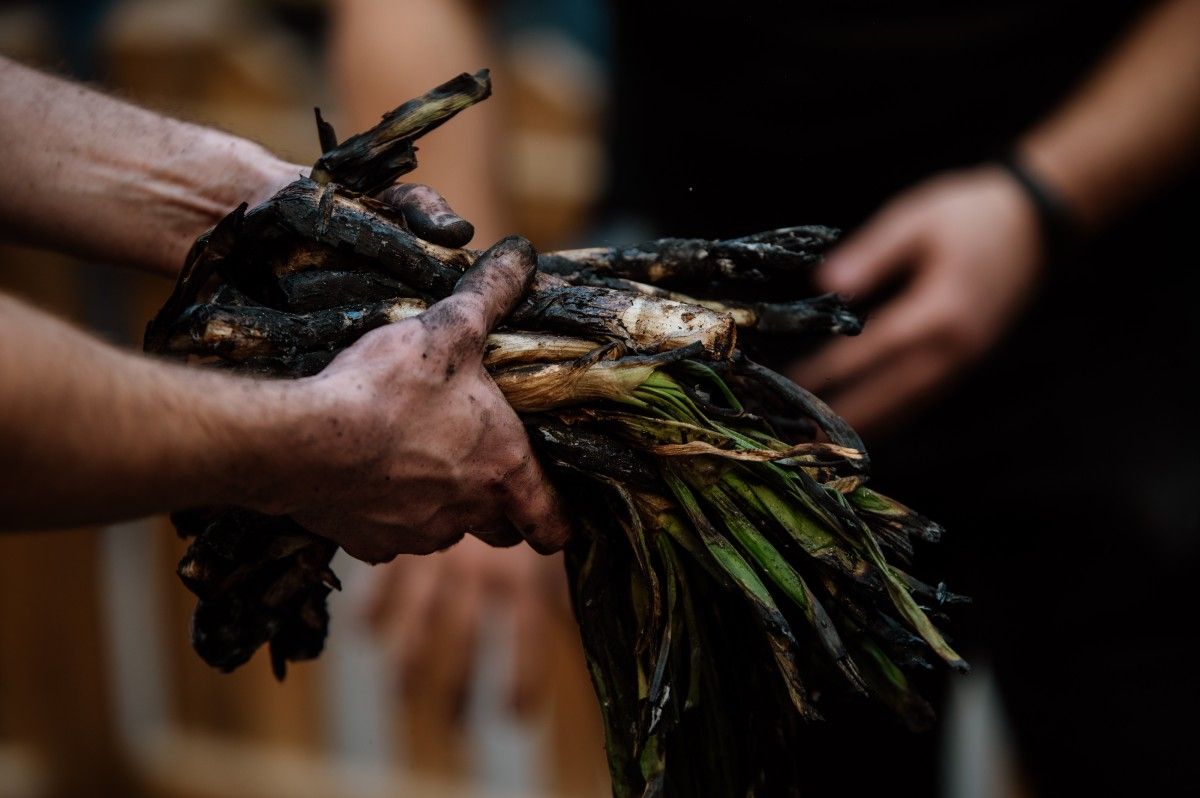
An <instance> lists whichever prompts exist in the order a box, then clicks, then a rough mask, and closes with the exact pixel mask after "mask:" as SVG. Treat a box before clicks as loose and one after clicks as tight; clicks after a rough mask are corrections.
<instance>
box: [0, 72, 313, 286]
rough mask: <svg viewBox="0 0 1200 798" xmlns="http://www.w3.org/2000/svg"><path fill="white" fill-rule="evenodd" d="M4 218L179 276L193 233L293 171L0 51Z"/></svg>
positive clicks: (98, 255) (66, 245)
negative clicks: (18, 61)
mask: <svg viewBox="0 0 1200 798" xmlns="http://www.w3.org/2000/svg"><path fill="white" fill-rule="evenodd" d="M0 140H2V141H3V142H4V156H5V167H4V169H3V170H0V219H2V220H3V222H2V224H3V225H4V227H5V228H6V229H7V231H8V233H9V234H10V235H12V236H16V237H19V238H21V239H23V240H25V241H27V242H28V243H32V244H37V245H44V246H52V247H54V248H55V249H60V250H66V251H69V252H73V253H74V254H78V255H82V256H85V257H88V258H93V259H96V260H103V261H107V262H112V263H118V264H126V265H132V266H138V267H141V268H144V269H149V270H152V271H157V272H161V273H164V274H173V273H174V272H175V271H177V270H178V269H179V267H180V266H181V265H182V262H183V258H184V256H185V255H186V254H187V250H188V247H189V246H190V244H191V242H192V241H193V240H194V239H195V238H196V236H197V235H199V234H200V233H202V232H203V231H204V230H206V229H207V228H209V227H210V226H212V224H213V223H215V222H216V220H218V219H219V218H220V217H221V216H223V215H224V214H226V213H228V212H229V211H230V210H231V209H232V208H233V207H235V206H236V205H237V204H238V203H240V202H250V203H252V204H253V203H255V202H257V201H260V200H262V199H265V198H266V196H267V195H269V194H270V193H271V190H272V189H273V188H278V187H281V186H283V185H284V184H286V183H287V182H289V181H290V180H292V179H294V178H295V177H296V172H297V169H296V167H295V166H293V165H290V164H287V163H286V162H284V161H281V160H279V159H278V158H275V157H274V156H272V155H270V154H269V153H268V152H267V151H266V150H264V149H263V148H262V147H260V146H258V145H257V144H254V143H252V142H250V141H247V140H245V139H241V138H238V137H236V136H231V135H229V134H226V133H222V132H220V131H217V130H213V129H211V128H206V127H201V126H199V125H192V124H188V123H186V122H180V121H178V120H174V119H169V118H166V117H163V116H160V115H158V114H155V113H152V112H150V111H147V110H145V109H142V108H138V107H136V106H133V105H130V104H128V103H124V102H121V101H119V100H116V99H113V98H111V97H107V96H105V95H103V94H100V93H97V92H94V91H92V90H90V89H88V88H86V87H84V86H80V85H77V84H73V83H69V82H67V81H64V80H59V79H57V78H53V77H50V76H48V75H44V74H42V73H40V72H37V71H35V70H32V69H28V68H26V67H24V66H21V65H19V64H15V63H13V62H11V61H8V60H6V59H3V58H0Z"/></svg>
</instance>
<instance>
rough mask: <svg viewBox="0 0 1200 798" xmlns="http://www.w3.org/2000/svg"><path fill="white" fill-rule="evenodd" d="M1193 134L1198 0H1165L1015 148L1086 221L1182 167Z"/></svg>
mask: <svg viewBox="0 0 1200 798" xmlns="http://www.w3.org/2000/svg"><path fill="white" fill-rule="evenodd" d="M1198 139H1200V0H1165V2H1163V3H1161V4H1160V5H1159V6H1158V7H1157V8H1155V9H1153V10H1152V11H1151V12H1150V14H1149V15H1148V16H1147V17H1146V18H1145V19H1144V20H1143V21H1142V22H1141V24H1139V25H1138V26H1137V27H1136V28H1135V29H1134V30H1133V31H1132V32H1131V33H1130V34H1129V35H1128V36H1127V37H1126V39H1125V40H1124V42H1122V43H1121V45H1120V46H1119V47H1118V48H1117V49H1116V50H1115V51H1114V52H1113V53H1112V54H1111V55H1110V56H1109V57H1108V58H1107V59H1106V60H1105V62H1104V63H1103V64H1102V65H1101V66H1100V67H1099V69H1098V70H1097V71H1096V73H1095V74H1094V75H1093V76H1092V77H1091V79H1090V80H1088V82H1087V83H1086V84H1085V85H1084V86H1083V87H1082V88H1081V89H1080V90H1079V91H1078V92H1077V93H1076V94H1075V96H1074V97H1073V98H1072V99H1071V100H1070V101H1069V102H1068V103H1067V104H1066V105H1065V106H1063V108H1061V109H1060V110H1059V111H1058V112H1057V113H1055V114H1054V115H1053V116H1051V117H1050V118H1049V119H1047V120H1046V121H1045V122H1043V123H1042V124H1040V125H1039V126H1037V127H1036V128H1035V129H1034V130H1033V131H1031V132H1030V133H1029V134H1028V135H1027V136H1026V137H1025V138H1024V139H1023V140H1022V141H1021V142H1020V144H1019V148H1018V149H1019V152H1020V155H1021V156H1022V158H1023V159H1024V160H1025V161H1026V162H1027V163H1028V164H1029V166H1031V167H1032V168H1033V169H1034V170H1035V171H1036V173H1037V174H1038V175H1039V176H1040V177H1042V178H1044V179H1045V180H1046V181H1047V182H1048V183H1049V184H1050V186H1052V187H1053V188H1054V189H1055V190H1056V191H1057V192H1058V193H1059V194H1061V196H1062V198H1063V199H1064V200H1065V201H1066V202H1067V203H1068V204H1069V205H1070V206H1071V208H1072V209H1073V210H1074V211H1075V212H1076V214H1077V215H1078V217H1079V221H1080V222H1081V223H1082V224H1083V225H1084V226H1085V227H1086V228H1089V229H1094V228H1096V227H1099V226H1100V225H1102V224H1104V223H1105V222H1106V221H1108V220H1109V219H1110V218H1112V217H1113V216H1115V215H1116V214H1118V213H1120V212H1121V211H1123V210H1124V209H1125V208H1127V207H1128V206H1130V205H1132V204H1133V203H1135V202H1137V201H1138V200H1140V199H1142V198H1144V197H1145V196H1146V195H1147V194H1149V193H1150V192H1151V191H1152V190H1153V189H1155V188H1156V187H1158V186H1159V185H1161V184H1162V183H1164V182H1166V181H1167V180H1169V179H1170V177H1171V176H1173V175H1174V174H1175V173H1177V172H1178V171H1179V170H1180V169H1181V168H1183V167H1185V166H1186V165H1187V164H1188V163H1189V162H1190V161H1191V160H1192V159H1194V158H1195V156H1196V153H1197V148H1196V142H1197V140H1198Z"/></svg>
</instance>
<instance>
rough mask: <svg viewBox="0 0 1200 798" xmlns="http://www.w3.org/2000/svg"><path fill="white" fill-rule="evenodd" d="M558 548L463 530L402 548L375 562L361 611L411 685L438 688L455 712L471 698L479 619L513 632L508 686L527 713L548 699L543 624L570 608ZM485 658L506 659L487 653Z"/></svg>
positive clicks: (515, 705) (511, 698)
mask: <svg viewBox="0 0 1200 798" xmlns="http://www.w3.org/2000/svg"><path fill="white" fill-rule="evenodd" d="M569 612H570V609H569V607H568V598H567V590H566V580H565V577H564V571H563V564H562V558H561V557H558V556H555V557H542V556H540V555H538V554H537V553H536V552H534V551H533V550H532V549H530V548H529V547H527V546H517V547H515V548H510V549H494V548H490V547H489V546H487V545H486V544H484V543H483V542H482V541H480V540H478V539H475V538H471V537H468V538H465V539H463V541H462V542H460V543H459V544H458V545H456V546H454V547H453V548H451V549H449V550H447V551H444V552H441V553H439V554H436V555H434V556H431V557H421V558H418V557H413V556H401V557H397V558H396V559H395V560H393V561H392V562H391V563H389V564H387V565H385V566H380V567H377V568H375V569H374V570H373V571H372V572H371V574H370V581H369V584H368V585H367V589H366V601H365V603H364V613H365V615H366V617H367V620H368V622H369V623H370V625H371V627H372V628H373V629H374V631H375V633H376V635H377V636H378V637H379V639H380V641H381V643H382V645H383V647H384V649H385V651H386V655H387V658H388V662H389V664H390V667H391V669H392V671H393V673H394V675H395V676H396V677H398V679H399V682H400V684H401V686H402V688H403V690H404V692H405V693H406V694H408V695H409V696H410V697H411V696H412V695H413V693H416V692H418V691H421V690H425V689H429V688H431V687H432V688H433V692H434V693H435V694H436V695H438V696H442V697H448V698H447V699H446V700H447V701H448V703H449V705H450V706H451V711H452V712H453V713H454V716H455V719H456V720H457V721H462V719H463V714H464V712H465V709H466V707H467V704H468V702H469V700H470V688H471V685H472V683H473V681H474V679H473V677H474V674H475V670H476V667H477V665H478V658H477V655H478V649H479V646H480V644H481V641H480V635H481V631H482V629H483V627H484V626H485V625H486V624H489V623H496V622H497V621H499V622H500V626H501V628H503V629H505V630H506V631H509V630H511V631H512V633H513V645H512V652H513V661H511V662H510V663H507V667H506V668H505V671H506V676H507V681H506V684H505V687H504V695H505V698H506V700H507V702H508V704H509V706H510V707H511V708H512V709H513V710H514V711H515V712H516V713H517V714H518V715H519V716H522V717H526V718H528V717H530V716H531V715H533V714H534V713H535V712H536V710H537V709H539V708H540V707H541V706H542V700H543V699H544V697H545V693H544V691H543V690H542V689H541V687H542V685H543V683H544V681H545V679H546V678H547V677H548V675H549V673H548V671H549V669H548V666H547V659H546V647H547V639H546V638H547V634H548V632H549V630H550V628H551V626H550V622H551V621H552V620H553V618H554V616H555V615H560V614H561V615H564V617H565V616H566V615H567V614H569ZM488 667H504V665H503V664H493V663H489V664H488Z"/></svg>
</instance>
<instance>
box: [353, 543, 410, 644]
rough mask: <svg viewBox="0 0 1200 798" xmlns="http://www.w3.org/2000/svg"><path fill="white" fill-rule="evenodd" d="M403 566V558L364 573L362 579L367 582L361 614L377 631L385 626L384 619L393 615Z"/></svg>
mask: <svg viewBox="0 0 1200 798" xmlns="http://www.w3.org/2000/svg"><path fill="white" fill-rule="evenodd" d="M403 567H404V566H403V564H402V560H400V559H398V560H393V561H392V562H390V563H387V564H386V565H378V566H375V567H374V568H372V569H371V570H370V571H369V572H368V573H366V574H365V575H364V579H363V580H362V581H363V582H365V583H366V584H365V585H364V587H363V590H362V600H361V602H360V603H359V605H358V609H359V615H360V617H361V618H362V619H363V620H364V621H365V622H366V623H367V625H368V626H369V627H371V629H373V630H374V631H375V632H379V631H380V630H381V629H382V628H384V621H385V620H388V619H390V617H391V615H392V611H393V609H394V605H395V601H396V597H397V593H398V592H399V589H398V587H397V584H396V583H397V582H398V581H399V580H401V579H403V578H404V576H403V575H402V574H401V573H400V572H401V570H403Z"/></svg>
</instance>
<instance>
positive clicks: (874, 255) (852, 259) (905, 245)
mask: <svg viewBox="0 0 1200 798" xmlns="http://www.w3.org/2000/svg"><path fill="white" fill-rule="evenodd" d="M921 231H922V228H921V226H920V225H919V223H918V220H917V219H916V218H915V217H914V216H913V215H912V214H911V213H909V212H907V211H905V210H904V209H902V208H897V209H892V210H888V209H885V210H884V211H882V212H881V213H880V214H878V215H877V216H876V217H875V218H874V219H872V220H871V221H869V222H867V224H866V226H864V227H863V228H861V229H860V230H859V231H858V232H856V233H854V234H853V235H852V236H850V238H848V239H846V241H844V242H843V243H841V244H839V245H838V246H837V247H835V248H834V249H833V251H832V252H830V253H829V255H828V256H827V257H826V258H825V262H824V263H823V264H821V266H820V267H819V268H818V269H817V271H816V274H815V275H814V277H815V279H816V283H817V285H818V286H819V287H820V288H821V289H822V290H824V291H833V292H836V293H839V294H843V295H846V296H853V297H860V298H861V297H863V296H868V295H870V294H872V293H875V292H876V291H878V290H879V289H880V288H882V287H883V286H884V284H885V283H887V282H888V281H889V280H890V279H892V278H893V277H895V276H896V275H897V274H898V273H899V272H900V271H901V270H902V269H903V268H904V267H905V266H906V265H908V264H909V263H911V261H912V259H913V258H915V257H917V256H919V255H920V250H921V246H922V244H923V237H922V234H921Z"/></svg>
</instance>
